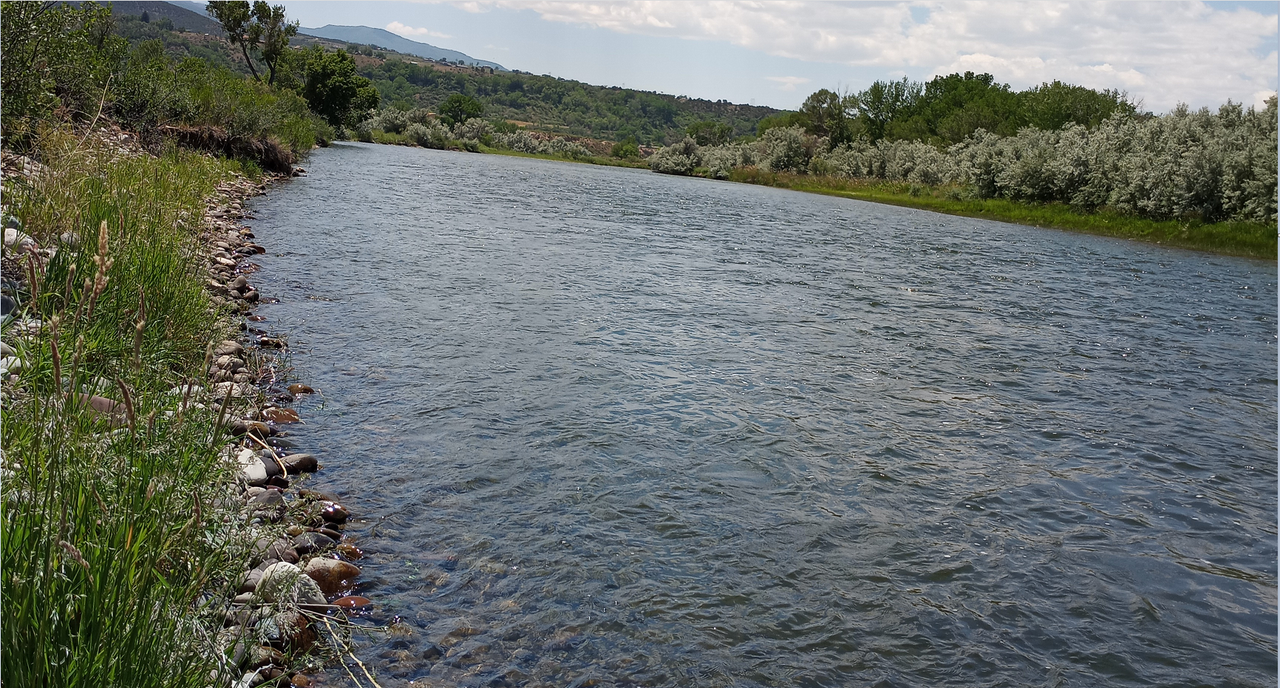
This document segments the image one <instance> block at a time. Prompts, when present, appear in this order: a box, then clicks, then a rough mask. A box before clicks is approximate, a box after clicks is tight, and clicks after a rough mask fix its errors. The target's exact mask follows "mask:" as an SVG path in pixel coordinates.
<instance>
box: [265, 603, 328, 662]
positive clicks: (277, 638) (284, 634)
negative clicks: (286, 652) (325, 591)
mask: <svg viewBox="0 0 1280 688" xmlns="http://www.w3.org/2000/svg"><path fill="white" fill-rule="evenodd" d="M258 630H259V631H261V632H262V634H263V636H264V637H266V638H267V639H268V640H269V641H271V643H272V644H279V645H282V646H285V647H288V648H290V649H292V650H294V651H297V652H306V651H307V650H309V649H311V646H312V645H314V644H315V642H316V634H315V631H313V630H311V620H310V619H308V618H307V617H306V615H304V614H302V613H301V612H296V611H286V612H281V613H279V614H276V615H275V616H273V617H271V618H270V619H266V620H265V621H263V622H262V623H260V624H258Z"/></svg>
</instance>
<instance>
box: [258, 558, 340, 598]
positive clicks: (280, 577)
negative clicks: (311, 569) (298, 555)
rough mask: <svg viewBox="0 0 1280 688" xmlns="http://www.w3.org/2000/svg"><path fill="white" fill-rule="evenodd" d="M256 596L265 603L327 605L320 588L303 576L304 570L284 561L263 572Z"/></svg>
mask: <svg viewBox="0 0 1280 688" xmlns="http://www.w3.org/2000/svg"><path fill="white" fill-rule="evenodd" d="M254 594H255V595H257V596H258V597H260V598H261V599H262V601H263V602H298V603H302V604H325V599H324V593H322V592H320V586H319V585H316V582H315V581H314V580H311V578H310V577H309V576H304V575H302V569H299V568H298V567H297V566H294V565H293V564H290V563H288V562H284V561H281V562H277V563H275V564H272V565H270V566H268V567H267V570H265V571H263V572H262V578H260V579H258V587H257V588H255V589H254Z"/></svg>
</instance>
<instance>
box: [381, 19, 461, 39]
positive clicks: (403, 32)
mask: <svg viewBox="0 0 1280 688" xmlns="http://www.w3.org/2000/svg"><path fill="white" fill-rule="evenodd" d="M386 29H387V31H390V32H391V33H394V34H397V35H400V36H404V37H405V38H414V37H416V36H432V37H434V38H453V36H450V35H449V34H447V33H440V32H438V31H432V30H431V29H427V28H418V29H415V28H414V27H412V26H409V25H407V24H401V23H400V22H398V21H393V22H391V23H390V24H387V26H386Z"/></svg>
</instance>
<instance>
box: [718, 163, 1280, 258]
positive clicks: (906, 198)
mask: <svg viewBox="0 0 1280 688" xmlns="http://www.w3.org/2000/svg"><path fill="white" fill-rule="evenodd" d="M727 179H728V180H729V181H735V182H743V183H747V184H761V185H765V186H774V187H778V188H782V189H793V190H796V191H805V192H809V193H820V194H825V195H828V196H840V197H844V198H854V199H858V200H863V201H872V202H875V203H886V204H889V205H900V206H904V207H908V208H919V209H922V210H931V211H934V212H939V213H946V214H948V215H962V216H965V217H978V218H983V219H987V220H998V221H1001V222H1013V223H1017V224H1022V225H1031V226H1034V227H1049V228H1053V229H1064V230H1069V231H1074V232H1084V233H1087V234H1099V235H1103V236H1112V237H1119V238H1124V239H1135V240H1138V241H1147V242H1152V243H1157V244H1162V245H1166V246H1175V247H1179V248H1189V249H1196V250H1200V251H1210V252H1213V253H1221V254H1225V255H1234V256H1244V257H1248V258H1261V259H1264V260H1276V227H1275V225H1267V224H1261V223H1251V222H1217V223H1205V222H1202V221H1198V220H1186V221H1177V220H1151V219H1147V218H1141V217H1134V216H1132V215H1125V214H1121V213H1116V212H1113V211H1108V210H1099V211H1096V212H1092V213H1084V212H1079V211H1078V210H1076V209H1073V208H1072V207H1070V206H1068V205H1064V204H1061V203H1028V202H1024V201H1014V200H1009V199H1006V198H976V197H973V196H972V195H971V194H970V193H968V190H967V189H965V188H964V187H960V186H955V185H951V186H925V185H921V184H912V183H910V182H904V181H896V182H895V181H885V180H876V179H847V178H841V177H824V176H817V175H808V174H805V175H801V174H795V173H790V172H766V171H763V170H759V169H756V168H739V169H735V170H732V171H731V172H730V173H729V175H728V177H727Z"/></svg>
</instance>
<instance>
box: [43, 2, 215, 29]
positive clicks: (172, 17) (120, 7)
mask: <svg viewBox="0 0 1280 688" xmlns="http://www.w3.org/2000/svg"><path fill="white" fill-rule="evenodd" d="M67 4H69V5H79V4H81V3H78V2H70V3H67ZM190 4H193V5H194V4H195V3H190ZM106 5H107V7H110V8H111V14H113V15H124V16H132V17H141V16H142V14H143V13H144V12H145V13H146V14H147V18H148V19H149V20H151V21H159V20H160V19H168V20H169V21H171V22H173V28H175V29H182V30H186V31H191V32H192V33H207V34H209V35H211V36H221V35H222V25H221V24H219V23H218V22H216V21H214V20H212V19H210V18H209V17H208V16H206V15H205V14H204V12H203V11H201V12H193V11H191V10H190V9H188V8H186V7H182V6H179V5H177V4H175V3H172V2H160V1H159V0H116V2H110V3H106Z"/></svg>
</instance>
